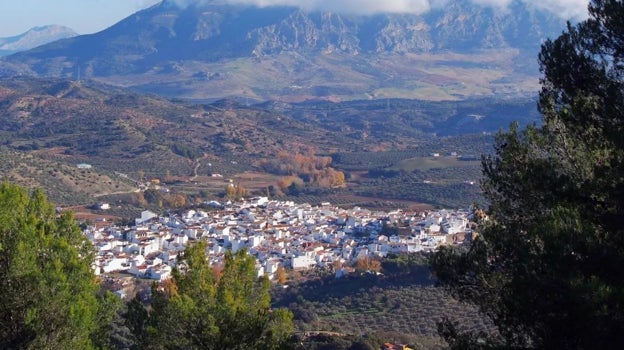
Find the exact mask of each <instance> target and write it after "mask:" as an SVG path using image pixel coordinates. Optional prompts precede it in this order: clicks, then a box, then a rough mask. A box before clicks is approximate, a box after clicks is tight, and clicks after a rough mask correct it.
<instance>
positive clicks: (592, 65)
mask: <svg viewBox="0 0 624 350" xmlns="http://www.w3.org/2000/svg"><path fill="white" fill-rule="evenodd" d="M589 14H590V16H589V18H588V19H587V20H585V21H583V22H581V23H579V24H577V25H575V26H572V25H570V24H569V25H568V27H567V29H566V30H565V31H564V32H563V33H562V34H561V36H559V37H558V38H557V39H555V40H552V41H550V40H549V41H547V42H546V43H544V45H543V46H542V51H541V54H540V56H539V59H540V64H541V69H542V72H543V78H542V90H541V92H540V100H539V109H540V111H541V113H542V115H543V123H542V124H541V125H540V126H529V127H527V128H526V129H524V130H519V129H518V127H517V126H515V125H513V126H512V127H511V130H509V131H508V132H506V133H501V134H500V135H498V137H497V139H496V144H495V150H496V154H495V155H494V156H492V157H486V158H485V159H484V161H483V170H484V175H485V176H484V177H485V179H484V180H483V183H482V188H483V190H484V193H485V196H486V197H487V198H488V199H489V201H490V208H489V212H488V214H489V215H488V218H487V220H484V221H483V222H482V229H481V232H480V235H479V236H478V238H476V239H475V240H474V242H473V244H472V245H471V247H470V249H469V250H468V251H465V252H461V251H457V250H456V249H453V248H445V249H441V251H440V252H439V253H438V254H437V255H435V256H434V258H433V259H432V264H433V268H434V271H435V272H436V274H437V276H438V278H439V280H440V282H442V283H444V284H446V285H447V286H449V288H450V290H451V291H452V292H453V293H454V294H455V295H456V296H458V297H460V298H462V299H464V300H467V301H469V302H472V303H475V304H476V305H478V306H479V307H480V309H481V310H482V311H483V312H484V313H485V314H486V315H488V316H489V317H490V318H491V319H492V320H493V322H494V324H495V325H496V327H497V331H498V332H497V334H498V336H497V337H492V336H488V335H486V334H470V333H461V332H459V331H458V330H457V329H456V327H455V325H454V324H453V323H452V322H451V321H447V322H445V323H444V324H441V325H440V331H441V333H442V334H443V335H444V336H445V337H446V339H447V340H448V341H449V343H450V344H451V346H452V347H454V348H469V347H474V348H488V347H497V348H546V349H613V348H622V347H624V270H623V269H622V268H621V267H622V266H624V85H623V80H622V79H623V77H624V3H623V2H622V1H615V0H594V1H591V3H590V5H589Z"/></svg>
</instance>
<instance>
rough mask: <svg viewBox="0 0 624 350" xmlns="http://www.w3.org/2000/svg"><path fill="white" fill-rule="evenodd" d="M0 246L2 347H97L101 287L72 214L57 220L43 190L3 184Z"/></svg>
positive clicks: (89, 249)
mask: <svg viewBox="0 0 624 350" xmlns="http://www.w3.org/2000/svg"><path fill="white" fill-rule="evenodd" d="M0 247H1V251H0V291H1V292H0V294H1V297H0V348H2V349H89V348H93V346H94V345H93V343H92V341H91V336H92V334H93V333H94V332H95V331H96V329H97V326H98V325H97V324H96V320H97V318H98V317H99V316H98V311H99V310H98V302H97V299H96V292H97V290H98V285H97V284H96V282H95V276H94V275H93V270H92V269H91V264H92V262H93V254H92V251H91V247H90V245H89V242H88V241H87V240H86V238H85V237H84V236H83V235H82V233H81V232H80V229H79V228H78V226H77V224H76V222H75V221H74V220H73V217H72V214H71V213H69V212H67V213H63V214H61V215H60V216H58V217H57V215H56V213H55V210H54V207H53V206H52V205H51V204H50V203H49V202H48V201H47V199H46V198H45V196H44V195H43V193H42V192H41V191H40V190H35V191H33V192H32V193H30V194H29V193H28V192H27V191H26V190H25V189H23V188H20V187H18V186H15V185H10V184H8V183H2V184H0Z"/></svg>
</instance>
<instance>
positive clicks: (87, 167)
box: [76, 163, 93, 169]
mask: <svg viewBox="0 0 624 350" xmlns="http://www.w3.org/2000/svg"><path fill="white" fill-rule="evenodd" d="M76 166H77V167H78V169H91V168H93V166H92V165H91V164H87V163H80V164H78V165H76Z"/></svg>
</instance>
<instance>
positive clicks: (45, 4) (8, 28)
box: [0, 0, 160, 37]
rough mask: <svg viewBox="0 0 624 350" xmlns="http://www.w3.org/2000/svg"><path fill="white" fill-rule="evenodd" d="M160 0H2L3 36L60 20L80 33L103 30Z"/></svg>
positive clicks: (1, 29)
mask: <svg viewBox="0 0 624 350" xmlns="http://www.w3.org/2000/svg"><path fill="white" fill-rule="evenodd" d="M158 2H160V0H0V37H11V36H15V35H19V34H22V33H24V32H26V31H27V30H29V29H31V28H33V27H36V26H42V25H48V24H60V25H64V26H67V27H70V28H71V29H73V30H74V31H76V32H77V33H78V34H90V33H95V32H99V31H101V30H103V29H106V28H108V27H110V26H111V25H113V24H115V23H117V22H119V21H120V20H122V19H124V18H126V17H128V16H129V15H131V14H133V13H135V12H137V11H139V10H141V9H143V8H146V7H149V6H151V5H153V4H155V3H158Z"/></svg>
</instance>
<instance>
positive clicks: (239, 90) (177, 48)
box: [0, 0, 565, 102]
mask: <svg viewBox="0 0 624 350" xmlns="http://www.w3.org/2000/svg"><path fill="white" fill-rule="evenodd" d="M191 3H192V2H191ZM564 25H565V24H564V21H563V20H562V19H560V18H559V17H556V16H554V15H553V14H551V13H548V12H544V11H540V10H538V9H536V8H534V7H531V6H528V5H526V3H525V2H519V1H515V2H512V3H511V4H510V7H509V8H508V9H507V10H506V11H500V10H496V9H495V8H492V7H485V6H479V5H477V4H475V3H473V2H472V1H469V0H461V1H453V2H450V3H448V4H447V6H445V7H444V8H439V9H432V10H431V11H429V12H427V13H424V14H420V15H418V14H374V15H353V14H341V13H336V12H314V11H305V10H302V9H300V8H296V7H288V6H270V7H254V6H243V5H232V4H223V3H218V2H213V1H202V2H198V3H195V4H194V5H187V6H179V5H178V2H176V1H172V0H164V1H162V2H161V3H159V4H157V5H154V6H152V7H150V8H148V9H145V10H143V11H139V12H137V13H135V14H133V15H131V16H130V17H128V18H126V19H124V20H122V21H121V22H119V23H117V24H115V25H113V26H112V27H110V28H108V29H106V30H104V31H101V32H99V33H96V34H91V35H82V36H77V37H73V38H69V39H65V40H60V41H56V42H53V43H50V44H47V45H44V46H41V47H38V48H35V49H33V50H29V51H26V52H20V53H17V54H15V55H12V56H10V57H6V58H4V59H2V61H0V75H2V76H14V75H35V76H44V77H62V78H70V79H94V80H98V81H100V82H106V83H109V84H113V85H117V86H123V87H130V88H132V89H135V90H137V91H143V92H150V93H157V94H161V95H165V96H170V97H180V98H187V99H194V100H216V99H220V98H239V99H241V100H245V101H250V100H251V101H264V100H281V101H287V102H296V101H304V100H330V101H339V100H357V99H378V98H415V99H426V100H459V99H466V98H471V97H475V96H479V97H480V96H514V97H517V96H530V95H534V94H535V92H536V91H537V88H538V68H537V58H536V56H537V53H538V51H539V46H540V44H541V43H542V42H543V41H544V40H545V39H547V38H548V37H553V36H555V35H557V34H558V32H559V31H561V29H562V28H563V27H564Z"/></svg>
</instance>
